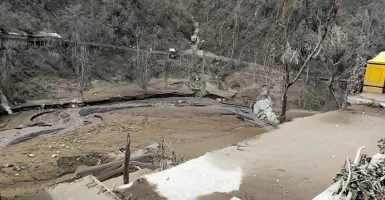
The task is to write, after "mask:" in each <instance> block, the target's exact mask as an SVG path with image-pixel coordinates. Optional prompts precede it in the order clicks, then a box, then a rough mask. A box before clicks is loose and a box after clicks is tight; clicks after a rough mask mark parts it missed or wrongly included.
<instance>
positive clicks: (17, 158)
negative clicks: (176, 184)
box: [0, 97, 266, 197]
mask: <svg viewBox="0 0 385 200" xmlns="http://www.w3.org/2000/svg"><path fill="white" fill-rule="evenodd" d="M234 110H237V108H234V107H231V106H229V105H223V104H220V103H218V101H215V100H212V99H202V98H180V97H176V98H166V99H151V100H142V101H132V102H121V103H115V104H108V105H98V106H88V107H82V108H67V109H52V110H35V111H28V112H22V113H18V114H15V115H13V116H11V117H9V116H8V117H5V118H2V119H1V120H0V128H1V129H0V139H1V141H0V194H1V195H2V196H3V197H14V196H18V195H25V194H29V193H33V192H36V191H37V190H39V189H43V188H45V187H47V186H50V185H52V184H55V183H57V182H60V181H62V180H66V179H67V180H68V178H70V177H72V176H73V175H74V174H73V173H74V172H75V171H76V169H77V168H79V167H84V168H87V167H91V166H95V165H98V164H100V163H101V162H102V160H103V156H105V155H107V154H109V153H111V152H115V151H117V150H119V149H121V148H122V147H124V146H125V142H126V137H127V134H128V133H129V134H130V135H131V140H132V142H131V149H132V151H135V150H138V149H141V148H143V147H145V146H148V145H151V144H153V143H154V142H160V141H167V145H168V148H169V149H170V150H171V151H173V152H174V153H175V154H176V155H177V156H178V158H181V159H183V160H189V159H193V158H196V157H199V156H201V155H204V154H205V153H206V152H209V151H213V150H216V149H220V148H223V147H227V146H231V145H235V144H237V143H238V142H241V141H244V140H247V139H250V138H253V137H256V136H258V135H260V134H262V133H265V132H266V129H264V128H260V127H258V126H257V125H256V124H255V123H250V122H247V121H245V120H242V119H240V118H239V116H238V115H237V114H235V113H234V112H233V111H234Z"/></svg>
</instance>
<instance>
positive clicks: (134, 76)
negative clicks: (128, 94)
mask: <svg viewBox="0 0 385 200" xmlns="http://www.w3.org/2000/svg"><path fill="white" fill-rule="evenodd" d="M284 2H286V1H282V0H274V1H263V0H258V1H250V0H238V1H230V0H207V1H186V0H165V1H158V0H143V1H134V0H132V1H117V0H111V1H94V0H86V1H80V0H43V1H39V2H34V1H11V0H5V1H3V2H2V4H0V11H1V12H0V27H3V28H5V29H6V30H8V31H10V32H11V31H15V32H19V33H33V32H36V31H48V32H57V33H59V34H60V35H62V36H63V37H64V38H65V41H66V43H65V44H64V45H60V46H45V47H43V48H33V49H31V48H26V49H24V48H21V49H20V48H19V49H10V48H3V49H1V50H0V51H1V53H0V55H1V58H2V64H1V69H2V70H1V71H2V77H3V78H2V80H1V85H0V87H1V89H2V91H3V93H4V94H5V95H6V96H8V98H9V99H10V102H12V103H20V102H24V101H26V100H30V99H39V98H47V97H50V96H52V95H51V94H47V93H49V91H50V89H49V88H48V89H47V87H45V85H44V83H45V82H44V81H41V80H48V82H52V81H55V80H59V81H58V82H60V81H62V80H64V81H63V82H64V83H69V86H70V89H66V90H72V88H76V89H79V87H80V86H81V87H82V88H83V89H86V90H87V89H88V88H89V87H90V83H91V82H92V80H95V79H97V80H103V81H108V82H125V83H127V82H128V83H133V84H138V85H139V86H140V87H142V88H143V89H144V90H145V89H146V87H147V83H148V82H149V81H150V80H151V79H152V78H164V79H165V80H167V79H168V78H169V77H178V78H184V79H186V80H188V81H190V80H199V81H201V85H205V84H206V83H202V82H207V81H209V82H210V83H213V84H214V85H215V86H216V87H218V89H221V90H225V91H230V90H232V91H236V92H239V91H245V90H247V88H249V87H251V85H245V84H244V83H248V84H249V83H251V84H254V83H257V85H258V87H259V86H260V85H263V84H267V85H269V86H270V87H271V88H274V90H276V91H279V92H280V89H279V88H280V87H283V85H284V84H283V81H284V78H283V75H284V67H283V66H284V65H283V60H285V58H288V59H286V60H289V61H290V63H289V64H288V65H289V72H290V74H291V75H292V76H294V75H295V74H296V73H297V72H298V70H299V68H300V66H301V64H303V63H304V60H305V59H306V58H307V56H308V55H309V53H310V52H311V51H312V49H313V48H314V46H315V44H316V42H317V40H318V38H319V35H320V30H322V27H323V25H322V24H323V23H324V22H325V20H327V16H328V9H329V7H330V4H331V2H332V1H331V0H328V1H322V0H317V1H310V0H306V1H290V2H288V3H286V4H284ZM358 8H359V9H358ZM384 9H385V8H384V4H383V3H382V1H370V2H369V1H365V2H362V1H358V0H354V1H352V2H349V3H345V2H341V3H340V5H339V9H338V14H337V16H336V20H335V21H333V26H332V27H331V30H330V31H329V32H330V33H329V34H328V36H327V38H326V40H325V42H324V43H323V44H322V45H321V48H320V49H319V53H318V54H317V56H316V57H314V59H312V60H311V61H310V62H309V63H308V68H307V69H306V77H305V73H303V75H302V76H301V77H300V81H301V83H300V84H299V87H301V88H300V89H298V90H300V93H301V96H302V98H303V99H299V98H296V99H294V100H295V101H298V102H299V103H297V104H298V105H299V107H301V108H306V109H316V110H322V109H324V110H330V109H336V108H338V106H337V105H333V104H336V103H334V101H335V100H334V98H333V97H332V95H331V94H330V92H329V91H328V90H329V88H330V90H332V91H334V93H335V94H336V98H335V99H337V100H338V101H340V102H338V104H342V102H343V100H344V97H345V95H346V90H348V93H350V92H352V91H353V89H349V86H348V85H347V84H350V83H346V82H342V83H341V82H339V81H335V80H334V79H336V77H343V78H344V79H349V78H350V77H353V76H354V77H360V76H362V71H363V67H364V66H365V62H366V60H367V59H369V58H371V57H373V56H374V55H375V54H376V53H378V52H379V51H381V50H382V49H384V48H385V46H384V44H383V42H382V41H383V35H384V34H385V32H384V31H385V29H383V27H384V22H383V20H381V19H382V18H384V13H383V10H384ZM285 24H286V25H285ZM194 30H195V31H196V33H197V34H198V37H199V42H198V44H197V46H198V48H199V49H202V50H204V51H205V52H207V53H210V55H211V54H212V55H214V54H217V55H222V56H224V57H223V58H226V59H227V61H223V60H218V59H213V57H206V58H201V57H197V56H195V55H191V54H189V55H181V56H180V57H179V58H178V59H176V60H172V59H169V57H168V56H167V55H166V54H167V53H165V54H152V53H151V51H156V50H161V51H166V52H167V49H168V48H170V47H174V48H176V49H177V50H179V51H180V52H181V54H182V51H184V50H188V49H190V37H191V35H192V34H193V33H194ZM81 42H90V43H98V44H100V43H103V44H108V45H115V46H120V47H127V48H132V49H134V51H126V50H122V49H114V48H100V47H89V46H88V47H85V48H82V45H79V44H81ZM137 47H139V48H137ZM138 49H140V50H141V51H135V50H138ZM203 57H205V56H203ZM231 58H232V60H231ZM234 60H235V61H234ZM239 60H241V61H242V62H238V61H239ZM245 63H246V64H245ZM253 66H254V67H255V68H257V67H256V66H258V67H261V66H263V67H262V70H261V68H258V69H255V70H254V71H255V74H254V75H253V74H252V73H249V72H252V71H253V69H251V68H250V67H253ZM82 68H84V69H85V71H84V73H83V74H84V76H83V75H81V74H82V73H81V72H82V70H81V69H82ZM245 68H247V69H249V72H247V73H246V74H245V75H246V78H244V76H243V72H242V70H244V69H245ZM237 72H240V74H236V73H237ZM265 72H269V73H265ZM266 76H267V78H266ZM81 77H83V78H81ZM207 77H209V78H207ZM234 77H238V80H234ZM319 77H323V78H324V80H325V77H326V80H327V79H329V78H331V77H334V78H333V80H332V81H331V83H330V86H328V85H327V81H323V82H322V81H319V79H318V78H319ZM79 79H81V80H82V81H80V80H79ZM266 80H267V81H266ZM303 80H305V81H303ZM79 82H82V84H79ZM15 83H16V84H15ZM79 85H80V86H79ZM27 86H28V87H27ZM64 86H66V85H64ZM74 86H75V87H74ZM55 87H57V88H59V89H57V88H56V91H57V90H62V89H63V88H62V87H63V85H60V84H58V85H57V86H55ZM197 87H198V86H197ZM258 87H257V88H258ZM296 87H298V85H297V86H296ZM32 88H35V89H32ZM198 88H200V89H202V88H201V86H199V87H198ZM42 90H45V91H42ZM302 93H304V94H303V95H302ZM328 93H329V94H328ZM300 101H303V102H305V103H303V102H302V103H301V102H300ZM309 102H311V103H309ZM309 104H311V105H309ZM329 104H330V106H329V107H330V108H327V106H325V105H329Z"/></svg>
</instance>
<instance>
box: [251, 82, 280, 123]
mask: <svg viewBox="0 0 385 200" xmlns="http://www.w3.org/2000/svg"><path fill="white" fill-rule="evenodd" d="M253 112H254V113H255V114H256V115H257V116H258V118H260V119H262V120H267V121H270V122H273V123H279V120H278V112H277V109H276V108H275V105H274V102H273V100H272V99H271V98H270V96H269V91H268V90H267V87H265V86H264V87H263V88H262V93H261V95H259V97H258V98H257V102H255V103H254V105H253Z"/></svg>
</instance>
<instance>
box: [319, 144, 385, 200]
mask: <svg viewBox="0 0 385 200" xmlns="http://www.w3.org/2000/svg"><path fill="white" fill-rule="evenodd" d="M379 142H380V145H379V147H380V149H381V153H378V154H376V155H374V156H373V157H368V156H367V155H365V154H361V151H362V150H363V149H365V147H361V148H360V149H359V150H358V152H357V155H356V158H355V160H354V161H351V160H349V158H348V159H347V160H346V162H345V165H344V166H343V168H342V170H341V172H340V173H338V174H337V176H336V178H335V179H334V182H335V183H334V184H333V185H332V186H330V187H329V188H328V189H327V190H326V191H324V192H323V193H321V194H320V195H318V196H317V197H316V198H314V200H332V199H333V200H345V199H346V200H360V199H366V200H377V199H385V154H384V149H385V140H384V139H383V140H380V141H379Z"/></svg>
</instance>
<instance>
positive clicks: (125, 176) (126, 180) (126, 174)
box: [123, 133, 131, 184]
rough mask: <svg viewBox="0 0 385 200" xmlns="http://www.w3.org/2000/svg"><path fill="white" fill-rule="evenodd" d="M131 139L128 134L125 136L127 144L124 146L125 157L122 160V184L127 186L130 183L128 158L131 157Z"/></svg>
mask: <svg viewBox="0 0 385 200" xmlns="http://www.w3.org/2000/svg"><path fill="white" fill-rule="evenodd" d="M130 145H131V138H130V134H129V133H128V134H127V144H126V156H125V158H124V172H123V183H124V184H129V183H130V157H131V150H130Z"/></svg>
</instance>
